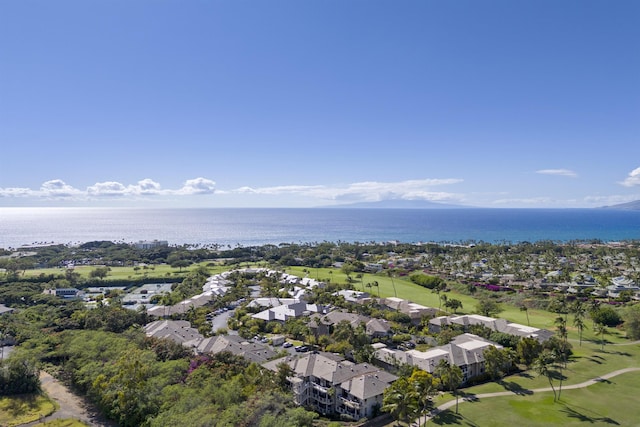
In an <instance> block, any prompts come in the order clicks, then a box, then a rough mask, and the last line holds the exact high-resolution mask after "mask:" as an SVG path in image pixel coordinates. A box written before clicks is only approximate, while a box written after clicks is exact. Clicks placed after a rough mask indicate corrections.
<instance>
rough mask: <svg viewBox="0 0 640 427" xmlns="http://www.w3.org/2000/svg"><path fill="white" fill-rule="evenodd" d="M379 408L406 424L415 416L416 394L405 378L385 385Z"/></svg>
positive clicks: (416, 408) (416, 410)
mask: <svg viewBox="0 0 640 427" xmlns="http://www.w3.org/2000/svg"><path fill="white" fill-rule="evenodd" d="M381 409H382V410H383V411H385V412H389V413H390V414H391V415H393V417H394V418H395V419H397V420H399V421H404V422H406V423H407V424H408V423H409V420H410V419H411V418H412V417H413V416H415V414H416V413H417V412H418V395H417V393H416V392H415V389H414V388H413V387H412V385H411V384H410V383H409V381H408V380H407V378H404V377H401V378H398V379H397V380H396V381H395V382H394V383H393V384H391V386H389V387H387V389H386V390H385V391H384V394H383V398H382V408H381Z"/></svg>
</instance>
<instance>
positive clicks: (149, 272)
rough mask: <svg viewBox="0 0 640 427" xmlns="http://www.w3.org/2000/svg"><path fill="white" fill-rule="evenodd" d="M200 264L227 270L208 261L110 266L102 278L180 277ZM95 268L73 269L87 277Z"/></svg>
mask: <svg viewBox="0 0 640 427" xmlns="http://www.w3.org/2000/svg"><path fill="white" fill-rule="evenodd" d="M201 265H202V266H205V267H207V268H208V269H209V271H210V272H211V274H217V273H221V272H223V271H227V270H229V267H228V266H223V265H214V264H211V263H210V262H203V263H198V264H193V265H191V266H189V267H186V268H183V269H179V268H173V267H171V266H170V265H168V264H158V265H150V266H148V267H147V268H146V269H145V268H144V267H139V268H138V269H137V270H136V267H110V268H111V271H109V274H108V275H107V277H106V278H105V279H104V282H105V284H107V285H108V282H109V281H110V280H127V279H141V278H144V277H148V278H156V279H162V278H164V277H181V276H186V275H187V274H188V273H189V272H190V271H193V270H195V269H196V268H198V267H199V266H201ZM95 268H96V267H95V266H84V265H81V266H77V267H75V268H74V271H75V272H76V273H79V274H80V277H82V278H88V277H89V274H90V273H91V271H93V270H94V269H95ZM64 273H65V270H64V269H62V268H39V269H35V270H27V271H25V273H24V275H25V277H37V276H39V275H40V274H46V275H48V274H54V275H63V276H64Z"/></svg>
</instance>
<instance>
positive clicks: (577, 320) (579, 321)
mask: <svg viewBox="0 0 640 427" xmlns="http://www.w3.org/2000/svg"><path fill="white" fill-rule="evenodd" d="M573 326H575V327H576V328H577V329H578V336H579V337H580V346H581V347H582V331H584V328H586V327H587V325H586V324H585V323H584V317H580V316H578V315H577V314H576V316H575V317H574V318H573Z"/></svg>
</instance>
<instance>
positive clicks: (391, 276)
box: [387, 269, 398, 298]
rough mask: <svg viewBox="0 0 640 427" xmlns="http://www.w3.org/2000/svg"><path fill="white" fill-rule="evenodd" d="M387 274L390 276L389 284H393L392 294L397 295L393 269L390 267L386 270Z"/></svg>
mask: <svg viewBox="0 0 640 427" xmlns="http://www.w3.org/2000/svg"><path fill="white" fill-rule="evenodd" d="M387 276H389V278H391V286H393V296H394V297H396V298H397V297H398V293H397V292H396V283H395V282H394V281H393V271H392V270H391V269H388V270H387Z"/></svg>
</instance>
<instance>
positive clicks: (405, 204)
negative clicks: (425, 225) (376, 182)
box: [331, 199, 473, 209]
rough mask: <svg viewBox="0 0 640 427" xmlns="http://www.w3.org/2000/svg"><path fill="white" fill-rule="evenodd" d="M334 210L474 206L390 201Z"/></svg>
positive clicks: (338, 206) (416, 201)
mask: <svg viewBox="0 0 640 427" xmlns="http://www.w3.org/2000/svg"><path fill="white" fill-rule="evenodd" d="M331 207H332V208H363V209H468V208H472V207H473V206H463V205H453V204H448V203H438V202H430V201H428V200H401V199H390V200H380V201H379V202H359V203H349V204H344V205H334V206H331Z"/></svg>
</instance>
